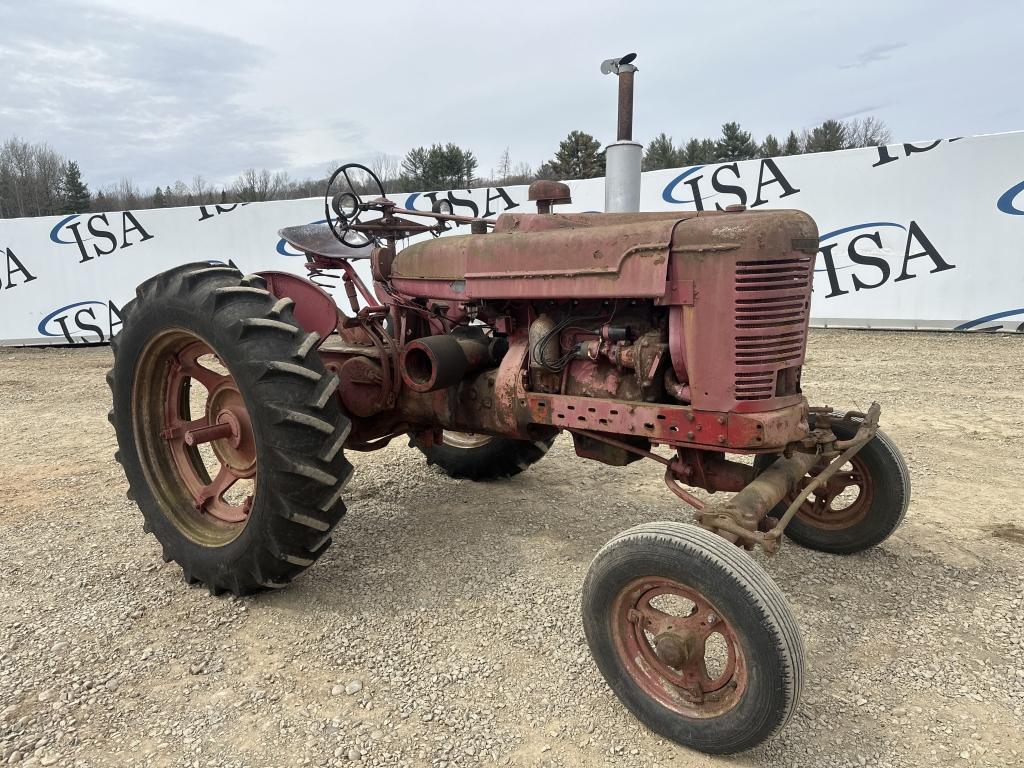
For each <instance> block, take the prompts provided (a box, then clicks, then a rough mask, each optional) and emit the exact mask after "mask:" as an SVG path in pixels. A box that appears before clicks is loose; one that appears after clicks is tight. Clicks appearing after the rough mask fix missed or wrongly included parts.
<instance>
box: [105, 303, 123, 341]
mask: <svg viewBox="0 0 1024 768" xmlns="http://www.w3.org/2000/svg"><path fill="white" fill-rule="evenodd" d="M115 318H116V319H115ZM122 324H123V321H122V319H121V310H120V309H119V308H118V306H117V305H116V304H114V302H112V301H110V300H109V299H108V300H107V331H108V332H109V333H110V338H114V335H115V332H114V327H115V326H120V325H122Z"/></svg>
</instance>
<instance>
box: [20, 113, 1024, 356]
mask: <svg viewBox="0 0 1024 768" xmlns="http://www.w3.org/2000/svg"><path fill="white" fill-rule="evenodd" d="M1021 158H1024V132H1021V133H1006V134H998V135H993V136H978V137H974V138H964V139H948V140H939V141H934V142H925V143H916V144H893V145H890V146H887V147H880V148H871V149H856V150H848V151H844V152H832V153H824V154H813V155H794V156H791V157H780V158H774V159H764V160H746V161H742V162H736V163H719V164H716V165H706V166H695V167H691V168H679V169H674V170H664V171H652V172H649V173H645V174H644V175H643V182H642V188H641V210H650V211H667V210H680V211H684V210H695V209H704V210H715V209H716V208H724V207H725V206H727V205H732V204H744V205H746V206H747V207H748V208H751V209H755V210H756V209H759V208H799V209H802V210H804V211H807V212H808V213H810V214H811V215H812V216H813V217H814V219H815V220H816V221H817V223H818V229H819V231H820V233H821V248H820V251H819V254H818V263H817V267H816V275H815V281H814V299H813V302H812V305H811V322H812V325H816V326H842V327H862V328H933V329H956V330H976V331H994V330H1002V331H1017V332H1021V331H1024V267H1022V263H1021V262H1022V257H1024V163H1022V161H1021ZM570 187H571V188H572V195H573V204H572V205H571V206H565V207H564V208H560V209H558V210H563V211H599V210H601V209H602V208H603V204H604V180H603V179H588V180H584V181H576V182H570ZM393 197H394V198H395V200H396V202H398V203H399V204H400V205H402V206H405V207H407V208H418V209H420V210H429V209H430V205H431V202H432V200H434V199H437V198H438V197H443V198H446V199H448V200H450V201H451V202H452V204H453V206H454V208H455V212H456V213H462V214H472V215H477V216H487V217H494V216H497V215H498V214H500V213H502V212H503V211H506V210H517V211H529V210H530V204H529V203H528V202H527V201H526V187H522V186H516V187H490V188H482V189H473V190H452V191H446V192H437V193H414V194H408V193H401V194H396V195H393ZM323 218H324V209H323V202H322V201H321V200H318V199H307V200H289V201H279V202H270V203H251V204H242V205H223V206H217V205H208V206H196V207H192V208H167V209H153V210H136V211H124V212H119V213H95V214H80V215H75V216H68V217H59V216H54V217H44V218H35V219H6V220H0V344H6V345H14V344H69V343H82V342H103V341H106V340H108V339H109V338H110V335H111V333H114V332H116V331H117V330H118V327H119V325H120V316H119V310H120V307H121V306H122V305H123V304H124V303H125V302H127V301H128V300H129V299H130V298H131V297H132V296H133V295H134V292H135V286H136V285H137V284H138V283H140V282H142V281H143V280H144V279H146V278H147V277H150V276H151V275H154V274H156V273H158V272H161V271H163V270H165V269H168V268H170V267H172V266H174V265H176V264H181V263H184V262H188V261H223V262H233V263H234V264H235V265H237V266H238V268H239V269H241V270H242V271H243V272H256V271H260V270H284V271H289V272H294V273H296V274H306V270H305V267H304V262H305V259H304V258H303V257H302V255H301V254H299V253H297V252H296V251H294V250H293V249H292V248H290V247H288V246H287V245H286V244H285V243H284V242H283V241H282V240H280V238H279V237H278V235H277V230H278V229H280V228H282V227H285V226H289V225H292V224H304V223H307V222H315V221H321V220H323ZM466 231H467V229H466V228H465V227H463V228H460V229H458V230H456V232H466ZM359 270H360V273H361V274H363V275H364V277H368V270H367V268H366V262H365V261H362V262H359ZM318 279H319V278H318ZM334 282H335V283H337V281H336V280H335V281H334ZM334 293H335V295H336V296H337V297H338V298H339V300H340V302H341V305H342V306H345V307H347V302H346V301H345V300H344V297H343V296H340V295H339V294H338V292H337V291H335V292H334Z"/></svg>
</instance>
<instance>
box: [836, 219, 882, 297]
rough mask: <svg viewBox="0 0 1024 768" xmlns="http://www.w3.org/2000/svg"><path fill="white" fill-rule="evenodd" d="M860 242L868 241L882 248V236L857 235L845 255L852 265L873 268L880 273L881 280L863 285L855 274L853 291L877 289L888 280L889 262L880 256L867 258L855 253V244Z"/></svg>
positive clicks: (874, 233) (873, 234)
mask: <svg viewBox="0 0 1024 768" xmlns="http://www.w3.org/2000/svg"><path fill="white" fill-rule="evenodd" d="M861 240H870V241H871V242H872V243H874V244H875V245H877V246H878V247H879V248H881V247H882V236H881V235H880V234H879V233H878V232H869V233H867V234H863V235H857V237H855V238H853V240H851V241H850V244H849V245H848V246H847V247H846V253H847V255H848V256H849V257H850V261H852V262H853V263H854V264H863V265H865V266H869V267H875V268H876V269H877V270H878V271H879V272H881V273H882V277H881V279H879V281H878V282H877V283H865V282H864V281H863V280H861V279H860V278H859V277H858V276H857V273H856V272H854V273H853V290H855V291H861V290H864V289H866V288H878V287H879V286H881V285H883V284H884V283H885V281H886V280H888V279H889V262H887V261H886V260H885V259H883V258H882V257H880V256H868V255H867V254H863V253H858V252H857V243H859V242H860V241H861Z"/></svg>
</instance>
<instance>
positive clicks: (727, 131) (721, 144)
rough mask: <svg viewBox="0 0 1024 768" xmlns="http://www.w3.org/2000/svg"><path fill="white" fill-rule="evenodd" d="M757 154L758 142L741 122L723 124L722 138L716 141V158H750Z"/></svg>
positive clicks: (726, 159)
mask: <svg viewBox="0 0 1024 768" xmlns="http://www.w3.org/2000/svg"><path fill="white" fill-rule="evenodd" d="M756 154H757V144H756V143H754V140H753V138H751V136H750V133H749V132H747V131H744V130H742V129H741V128H740V124H739V123H726V124H725V125H723V126H722V138H720V139H719V140H718V141H717V142H716V143H715V159H716V160H722V161H729V160H749V159H750V158H752V157H753V156H754V155H756Z"/></svg>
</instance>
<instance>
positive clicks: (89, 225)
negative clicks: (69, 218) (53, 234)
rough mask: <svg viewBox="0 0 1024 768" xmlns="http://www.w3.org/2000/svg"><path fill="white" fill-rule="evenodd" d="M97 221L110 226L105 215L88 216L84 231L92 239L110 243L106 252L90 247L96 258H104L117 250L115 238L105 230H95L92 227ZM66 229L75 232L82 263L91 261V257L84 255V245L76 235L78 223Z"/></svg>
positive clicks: (80, 237)
mask: <svg viewBox="0 0 1024 768" xmlns="http://www.w3.org/2000/svg"><path fill="white" fill-rule="evenodd" d="M97 220H99V221H102V222H103V223H104V224H106V225H107V226H109V225H110V222H109V221H108V220H107V214H105V213H101V214H98V215H96V216H90V217H89V220H88V221H87V222H86V224H85V226H86V229H88V230H89V233H90V234H92V235H93V236H94V237H101V238H103V239H104V240H109V241H110V250H108V251H105V250H103V249H102V248H100V247H99V246H98V245H93V247H92V249H93V251H94V252H95V254H96V256H106V255H107V254H108V253H113V252H114V251H116V250H117V238H116V237H114V236H113V235H112V234H111V233H110V232H108V231H106V230H105V229H100V230H97V229H96V227H95V226H94V224H95V222H96V221H97ZM68 229H73V230H74V231H75V240H77V241H78V250H80V251H81V252H82V261H92V259H93V257H92V256H87V255H86V253H85V243H84V242H82V236H81V235H80V234H79V233H78V222H77V221H76V222H75V223H74V224H72V225H70V226H69V227H68ZM81 263H82V262H79V264H81Z"/></svg>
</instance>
